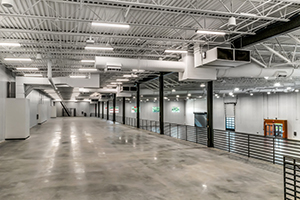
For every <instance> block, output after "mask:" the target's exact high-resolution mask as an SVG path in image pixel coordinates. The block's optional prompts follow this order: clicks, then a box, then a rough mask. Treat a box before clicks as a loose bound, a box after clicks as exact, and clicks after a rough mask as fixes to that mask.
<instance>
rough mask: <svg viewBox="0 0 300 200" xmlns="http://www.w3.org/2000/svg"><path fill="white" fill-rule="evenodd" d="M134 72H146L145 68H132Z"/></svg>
mask: <svg viewBox="0 0 300 200" xmlns="http://www.w3.org/2000/svg"><path fill="white" fill-rule="evenodd" d="M132 71H133V72H145V70H143V69H132Z"/></svg>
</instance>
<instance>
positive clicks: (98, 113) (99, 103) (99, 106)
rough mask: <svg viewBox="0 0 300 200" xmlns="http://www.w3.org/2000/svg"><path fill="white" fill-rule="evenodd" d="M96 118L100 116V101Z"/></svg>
mask: <svg viewBox="0 0 300 200" xmlns="http://www.w3.org/2000/svg"><path fill="white" fill-rule="evenodd" d="M98 118H100V101H98Z"/></svg>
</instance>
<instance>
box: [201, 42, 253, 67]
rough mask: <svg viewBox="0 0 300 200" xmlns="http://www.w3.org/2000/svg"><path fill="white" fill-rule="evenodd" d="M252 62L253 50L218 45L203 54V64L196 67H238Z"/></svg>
mask: <svg viewBox="0 0 300 200" xmlns="http://www.w3.org/2000/svg"><path fill="white" fill-rule="evenodd" d="M250 62H251V52H250V51H248V50H240V49H230V48H220V47H216V48H213V49H210V50H208V51H207V52H205V53H204V55H203V62H202V66H201V65H200V66H196V67H217V68H218V67H220V68H224V67H227V68H228V67H238V66H241V65H244V64H248V63H250Z"/></svg>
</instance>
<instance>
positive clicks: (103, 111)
mask: <svg viewBox="0 0 300 200" xmlns="http://www.w3.org/2000/svg"><path fill="white" fill-rule="evenodd" d="M102 119H104V101H102Z"/></svg>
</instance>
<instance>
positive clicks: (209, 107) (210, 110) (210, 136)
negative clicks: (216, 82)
mask: <svg viewBox="0 0 300 200" xmlns="http://www.w3.org/2000/svg"><path fill="white" fill-rule="evenodd" d="M213 90H214V89H213V81H209V82H208V83H207V146H208V147H214V128H213V98H214V97H213Z"/></svg>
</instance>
